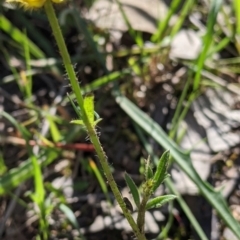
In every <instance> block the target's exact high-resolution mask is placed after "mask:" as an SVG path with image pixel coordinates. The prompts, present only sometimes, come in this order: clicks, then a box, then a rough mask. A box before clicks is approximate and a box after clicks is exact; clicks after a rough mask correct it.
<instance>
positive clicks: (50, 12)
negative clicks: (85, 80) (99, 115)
mask: <svg viewBox="0 0 240 240" xmlns="http://www.w3.org/2000/svg"><path fill="white" fill-rule="evenodd" d="M44 8H45V12H46V14H47V17H48V20H49V22H50V25H51V28H52V32H53V35H54V38H55V40H56V42H57V45H58V48H59V51H60V53H61V56H62V59H63V63H64V66H65V68H66V71H67V74H68V77H69V80H70V84H71V86H72V89H73V92H74V94H75V95H76V100H77V103H78V105H79V107H80V109H81V112H82V120H83V122H84V124H85V126H86V128H87V130H88V134H89V137H90V140H91V142H92V143H93V145H94V148H95V150H96V152H97V155H98V158H99V161H100V163H101V165H102V168H103V171H104V173H105V175H106V178H107V180H108V183H109V185H110V187H111V189H112V192H113V194H114V196H115V198H116V200H117V202H118V204H119V205H120V207H121V209H122V211H123V214H124V216H125V217H126V219H127V220H128V222H129V224H130V226H131V227H132V230H133V232H134V234H135V235H136V237H137V239H139V240H146V238H145V235H144V234H142V233H141V232H140V230H139V228H138V226H137V224H136V223H135V221H134V219H133V218H132V215H131V214H130V212H129V211H128V209H127V207H126V205H125V203H124V201H123V198H122V195H121V193H120V191H119V190H118V187H117V184H116V182H115V181H114V178H113V176H112V173H111V170H110V168H109V165H108V161H107V156H106V154H105V152H104V150H103V148H102V146H101V144H100V141H99V138H98V136H97V133H96V130H95V128H94V126H93V125H92V124H91V123H90V121H89V119H88V116H87V114H86V111H85V109H84V101H83V100H84V99H83V96H82V93H81V88H80V85H79V83H78V80H77V77H76V73H75V71H74V68H73V66H72V64H71V60H70V56H69V53H68V50H67V47H66V44H65V41H64V39H63V36H62V32H61V29H60V27H59V24H58V20H57V18H56V14H55V11H54V9H53V6H52V3H51V1H50V0H47V1H46V2H45V4H44Z"/></svg>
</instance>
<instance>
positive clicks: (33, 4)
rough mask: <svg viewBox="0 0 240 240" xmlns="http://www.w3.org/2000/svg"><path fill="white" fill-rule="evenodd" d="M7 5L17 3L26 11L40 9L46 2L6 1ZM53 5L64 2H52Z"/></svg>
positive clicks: (29, 0)
mask: <svg viewBox="0 0 240 240" xmlns="http://www.w3.org/2000/svg"><path fill="white" fill-rule="evenodd" d="M6 1H7V2H8V3H19V4H20V5H22V6H23V7H24V8H26V9H34V8H41V7H42V6H43V5H44V3H45V2H46V0H6ZM52 2H54V3H61V2H64V0H52Z"/></svg>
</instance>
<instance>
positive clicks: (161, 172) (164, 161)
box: [152, 150, 169, 192]
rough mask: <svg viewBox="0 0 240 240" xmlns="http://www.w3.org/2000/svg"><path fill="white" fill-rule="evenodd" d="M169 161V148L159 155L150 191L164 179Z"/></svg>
mask: <svg viewBox="0 0 240 240" xmlns="http://www.w3.org/2000/svg"><path fill="white" fill-rule="evenodd" d="M168 162H169V150H168V151H165V152H164V153H163V155H162V156H161V158H160V160H159V163H158V165H157V170H156V172H155V174H154V176H153V180H154V185H153V188H152V191H153V192H155V191H156V189H157V188H158V187H159V186H160V184H161V183H162V182H163V181H164V179H165V176H166V174H167V167H168Z"/></svg>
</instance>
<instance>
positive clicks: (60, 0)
mask: <svg viewBox="0 0 240 240" xmlns="http://www.w3.org/2000/svg"><path fill="white" fill-rule="evenodd" d="M64 1H65V0H52V2H54V3H62V2H64Z"/></svg>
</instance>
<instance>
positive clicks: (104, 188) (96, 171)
mask: <svg viewBox="0 0 240 240" xmlns="http://www.w3.org/2000/svg"><path fill="white" fill-rule="evenodd" d="M89 166H90V168H91V170H92V171H93V172H94V174H95V176H96V178H97V180H98V182H99V185H100V187H101V189H102V191H103V193H104V195H105V196H106V199H107V200H108V202H109V203H111V200H110V198H109V194H108V188H107V185H106V182H105V180H104V178H103V176H102V174H101V172H100V171H99V169H98V167H97V166H96V164H95V162H94V161H93V160H91V159H89Z"/></svg>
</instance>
